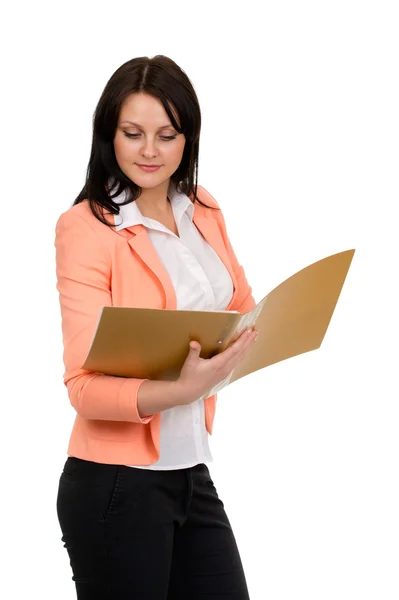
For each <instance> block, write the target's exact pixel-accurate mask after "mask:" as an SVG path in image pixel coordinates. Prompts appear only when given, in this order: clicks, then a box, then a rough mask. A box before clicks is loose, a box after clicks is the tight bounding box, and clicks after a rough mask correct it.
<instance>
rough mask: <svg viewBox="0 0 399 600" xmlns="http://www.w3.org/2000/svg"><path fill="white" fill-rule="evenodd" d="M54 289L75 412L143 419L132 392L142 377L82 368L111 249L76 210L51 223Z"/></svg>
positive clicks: (105, 291) (107, 284)
mask: <svg viewBox="0 0 399 600" xmlns="http://www.w3.org/2000/svg"><path fill="white" fill-rule="evenodd" d="M54 245H55V249H56V276H57V285H56V287H57V290H58V292H59V302H60V308H61V321H62V338H63V346H64V354H63V359H64V366H65V372H64V384H65V385H66V387H67V389H68V396H69V400H70V402H71V404H72V406H73V407H74V409H75V410H76V412H77V413H78V414H79V415H80V416H81V417H83V418H85V419H100V420H110V421H131V422H136V423H148V422H149V421H151V419H152V418H153V417H154V415H149V416H147V417H145V418H141V417H140V414H139V412H138V408H137V393H138V390H139V388H140V385H141V384H142V383H143V382H144V381H146V380H145V379H134V378H130V377H114V376H111V375H104V374H102V373H95V372H92V371H87V370H84V369H81V365H82V364H83V363H84V360H85V358H86V356H87V353H88V351H89V348H90V345H91V342H92V340H93V336H94V332H95V329H96V326H97V320H98V315H99V310H100V308H101V307H102V306H112V295H111V252H110V249H109V248H106V247H105V246H106V244H103V243H102V241H101V236H99V235H98V232H96V230H95V228H94V227H93V226H92V225H91V224H90V223H89V221H87V220H86V219H85V218H84V217H82V216H81V215H77V214H75V213H73V212H71V211H67V212H65V213H63V214H62V215H61V216H60V217H59V219H58V221H57V223H56V228H55V242H54Z"/></svg>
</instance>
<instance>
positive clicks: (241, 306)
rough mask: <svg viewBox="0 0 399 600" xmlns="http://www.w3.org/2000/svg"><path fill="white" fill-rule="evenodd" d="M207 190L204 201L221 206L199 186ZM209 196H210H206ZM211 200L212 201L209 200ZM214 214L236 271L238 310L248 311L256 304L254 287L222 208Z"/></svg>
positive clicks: (213, 211) (213, 212)
mask: <svg viewBox="0 0 399 600" xmlns="http://www.w3.org/2000/svg"><path fill="white" fill-rule="evenodd" d="M198 187H200V189H201V190H203V191H204V192H205V198H204V202H205V203H207V204H211V205H214V206H216V207H217V208H219V204H218V203H217V202H216V200H215V198H214V197H213V196H212V195H211V194H210V193H209V192H208V191H207V190H205V188H204V187H203V186H198ZM206 196H208V198H207V197H206ZM209 200H210V201H209ZM211 212H212V216H213V217H214V218H215V219H216V220H217V222H218V224H219V229H220V233H221V235H222V238H223V241H224V244H225V246H226V250H227V253H228V255H229V258H230V262H231V265H232V268H233V271H234V275H235V276H236V279H237V289H238V292H237V308H236V310H238V312H240V313H246V312H248V311H250V310H251V309H252V308H254V307H255V306H256V302H255V299H254V297H253V295H252V287H251V286H250V285H249V283H248V281H247V278H246V275H245V271H244V267H243V266H242V265H241V264H240V263H239V261H238V259H237V256H236V254H235V252H234V249H233V246H232V244H231V242H230V238H229V236H228V233H227V228H226V222H225V219H224V216H223V212H222V210H212V211H211Z"/></svg>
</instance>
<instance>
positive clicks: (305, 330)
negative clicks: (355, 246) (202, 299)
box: [82, 250, 355, 397]
mask: <svg viewBox="0 0 399 600" xmlns="http://www.w3.org/2000/svg"><path fill="white" fill-rule="evenodd" d="M354 253H355V250H346V251H344V252H339V253H337V254H333V255H331V256H328V257H327V258H324V259H322V260H319V261H318V262H315V263H313V264H311V265H309V266H308V267H306V268H305V269H302V270H301V271H298V272H297V273H295V275H292V276H291V277H289V278H288V279H287V280H285V281H284V282H283V283H281V284H280V285H278V286H277V287H276V288H275V289H273V290H272V291H271V292H270V293H269V294H268V295H267V296H265V297H264V298H263V299H262V300H261V301H260V302H259V303H258V304H257V305H256V306H255V307H254V308H253V309H252V310H250V311H249V312H247V313H243V314H241V313H237V312H231V311H194V310H169V309H150V308H130V307H116V306H104V307H102V309H101V312H100V315H99V319H98V323H97V329H96V331H95V335H94V338H93V341H92V344H91V347H90V350H89V353H88V355H87V358H86V360H85V362H84V364H83V366H82V368H83V369H88V370H90V371H95V372H99V373H104V374H108V375H116V376H121V377H137V378H140V379H141V378H142V379H156V380H176V379H177V378H178V377H179V374H180V370H181V368H182V366H183V363H184V361H185V359H186V357H187V354H188V351H189V343H190V341H192V340H196V341H198V342H199V343H200V344H201V357H202V358H211V357H212V356H214V355H215V354H217V353H219V352H221V351H223V350H225V349H226V348H227V347H228V346H229V345H230V344H231V343H232V342H233V341H234V340H235V339H236V338H237V337H238V336H239V335H240V333H241V332H242V331H243V330H244V329H246V328H247V327H256V329H259V338H258V340H257V342H256V343H255V344H253V346H252V348H251V349H250V351H249V352H248V354H247V355H246V357H245V358H244V359H243V361H242V362H241V363H240V364H239V365H238V366H237V367H236V368H235V369H234V371H233V372H232V373H231V374H230V375H229V377H228V378H227V379H225V380H224V381H222V382H221V383H219V384H218V385H217V386H216V387H214V388H212V390H210V391H209V392H208V393H207V396H204V397H208V396H210V395H212V394H214V393H216V392H218V391H219V390H221V389H222V388H224V387H225V386H227V385H229V384H230V383H232V382H233V381H236V380H237V379H240V378H241V377H245V375H248V374H250V373H253V372H254V371H257V370H259V369H263V368H264V367H267V366H269V365H272V364H275V363H277V362H280V361H282V360H285V359H287V358H291V357H293V356H297V355H299V354H303V353H304V352H309V351H310V350H316V349H317V348H319V347H320V345H321V343H322V341H323V338H324V336H325V333H326V331H327V328H328V325H329V323H330V320H331V317H332V314H333V312H334V309H335V306H336V304H337V301H338V298H339V295H340V293H341V290H342V286H343V284H344V281H345V278H346V276H347V273H348V270H349V267H350V264H351V262H352V258H353V255H354Z"/></svg>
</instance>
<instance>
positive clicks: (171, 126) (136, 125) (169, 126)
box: [120, 121, 174, 131]
mask: <svg viewBox="0 0 399 600" xmlns="http://www.w3.org/2000/svg"><path fill="white" fill-rule="evenodd" d="M123 123H130V125H134V126H135V127H138V128H139V129H141V130H143V128H142V127H141V125H139V124H138V123H134V122H133V121H121V123H120V125H123ZM169 128H172V129H174V127H173V125H172V124H169V125H162V126H161V127H158V131H159V130H160V129H169Z"/></svg>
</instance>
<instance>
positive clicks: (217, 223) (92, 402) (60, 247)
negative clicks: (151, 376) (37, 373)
mask: <svg viewBox="0 0 399 600" xmlns="http://www.w3.org/2000/svg"><path fill="white" fill-rule="evenodd" d="M197 195H198V197H199V198H200V200H201V201H202V202H205V203H206V204H208V205H209V206H214V207H218V204H217V202H216V200H215V199H214V198H213V197H212V196H211V195H210V194H209V193H208V192H207V191H206V190H205V189H204V188H203V187H202V186H198V189H197ZM194 207H195V208H194V215H193V221H194V223H195V225H196V226H197V228H198V229H199V231H200V232H201V234H202V235H203V236H204V238H205V239H206V240H207V241H208V242H209V244H210V245H211V246H212V247H213V248H214V250H215V251H216V252H217V254H218V255H219V256H220V258H221V260H222V261H223V263H224V264H225V266H226V268H227V269H228V271H229V273H230V275H231V277H232V280H233V285H234V293H233V297H232V299H231V302H230V304H229V306H227V307H226V310H237V311H239V312H246V311H248V310H250V309H251V308H253V307H254V306H255V300H254V298H253V296H252V288H251V287H250V286H249V284H248V282H247V279H246V276H245V273H244V269H243V267H242V266H241V265H240V264H239V263H238V260H237V258H236V256H235V253H234V251H233V248H232V246H231V243H230V240H229V238H228V235H227V232H226V225H225V221H224V217H223V214H222V212H221V211H220V210H212V209H209V208H205V207H203V206H202V205H201V204H198V203H197V202H196V203H195V204H194ZM110 217H111V218H112V221H110V222H112V223H113V216H112V215H110V216H107V219H109V218H110ZM55 233H56V235H55V248H56V274H57V290H58V292H59V301H60V308H61V318H62V337H63V345H64V353H63V360H64V366H65V372H64V384H65V385H66V387H67V390H68V396H69V400H70V403H71V405H72V406H73V408H74V409H75V411H76V413H77V414H76V417H75V421H74V424H73V428H72V432H71V435H70V440H69V446H68V455H70V456H76V457H78V458H82V459H85V460H90V461H93V462H99V463H106V464H127V465H129V464H137V465H148V464H152V463H154V462H156V461H157V460H158V459H159V442H160V413H155V414H153V415H150V416H147V417H144V418H141V417H140V414H139V413H138V409H137V392H138V389H139V387H140V385H141V384H142V383H143V381H145V380H144V379H134V378H129V377H113V376H109V375H104V374H101V373H94V372H92V371H87V370H84V369H81V365H82V364H83V362H84V360H85V358H86V355H87V352H88V350H89V347H90V344H91V341H92V339H93V335H94V331H95V328H96V324H97V319H98V314H99V309H100V307H101V306H135V307H147V308H161V309H175V308H176V296H175V291H174V288H173V286H172V283H171V281H170V279H169V277H168V274H167V272H166V270H165V268H164V266H163V264H162V261H161V260H160V258H159V257H158V255H157V253H156V251H155V249H154V247H153V245H152V244H151V242H150V239H149V237H148V235H147V232H146V229H145V227H144V226H143V225H134V226H132V227H128V228H126V229H122V230H120V231H119V232H115V229H114V228H112V229H110V228H109V227H107V226H106V225H104V224H102V223H100V222H99V221H98V220H97V219H96V218H95V217H94V216H93V215H92V213H91V211H90V208H89V203H88V201H87V200H84V201H83V202H81V203H80V204H77V205H75V206H72V207H71V208H70V209H68V210H67V211H66V212H64V213H63V214H61V216H60V217H59V219H58V221H57V224H56V229H55ZM187 351H188V348H187ZM204 402H205V423H206V428H207V431H208V433H209V434H212V429H213V421H214V416H215V407H216V395H213V396H211V397H209V398H206V400H205V401H204Z"/></svg>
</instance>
